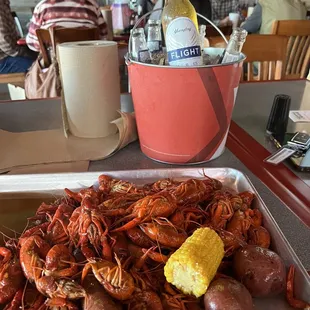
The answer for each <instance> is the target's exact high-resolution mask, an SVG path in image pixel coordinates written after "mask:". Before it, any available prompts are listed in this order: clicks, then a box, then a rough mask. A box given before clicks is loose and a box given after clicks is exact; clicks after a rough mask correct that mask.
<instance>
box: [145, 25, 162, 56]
mask: <svg viewBox="0 0 310 310" xmlns="http://www.w3.org/2000/svg"><path fill="white" fill-rule="evenodd" d="M148 24H149V27H148V30H147V47H148V49H149V50H150V52H151V53H154V52H155V53H156V52H160V51H161V50H162V37H161V22H160V20H151V19H150V20H149V21H148Z"/></svg>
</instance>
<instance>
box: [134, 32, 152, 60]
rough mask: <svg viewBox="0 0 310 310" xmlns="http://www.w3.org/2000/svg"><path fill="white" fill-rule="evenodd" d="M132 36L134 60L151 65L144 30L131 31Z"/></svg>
mask: <svg viewBox="0 0 310 310" xmlns="http://www.w3.org/2000/svg"><path fill="white" fill-rule="evenodd" d="M131 35H132V52H131V54H132V55H131V57H132V59H133V60H135V61H139V62H144V63H151V55H150V51H149V49H148V47H147V44H146V39H145V33H144V29H143V28H136V29H134V30H132V31H131Z"/></svg>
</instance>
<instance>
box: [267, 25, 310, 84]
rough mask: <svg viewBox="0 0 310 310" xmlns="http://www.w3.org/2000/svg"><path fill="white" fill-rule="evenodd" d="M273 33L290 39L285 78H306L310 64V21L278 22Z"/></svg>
mask: <svg viewBox="0 0 310 310" xmlns="http://www.w3.org/2000/svg"><path fill="white" fill-rule="evenodd" d="M272 33H273V34H275V35H284V36H287V37H288V38H289V41H288V45H287V61H286V68H285V78H286V79H296V78H305V77H306V75H307V74H308V70H309V64H310V54H309V49H310V39H309V37H310V20H277V21H275V22H274V23H273V28H272Z"/></svg>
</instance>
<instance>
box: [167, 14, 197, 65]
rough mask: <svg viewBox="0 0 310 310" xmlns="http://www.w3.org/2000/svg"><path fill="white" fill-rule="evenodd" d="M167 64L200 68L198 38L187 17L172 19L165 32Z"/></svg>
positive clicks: (192, 24)
mask: <svg viewBox="0 0 310 310" xmlns="http://www.w3.org/2000/svg"><path fill="white" fill-rule="evenodd" d="M166 46H167V52H168V62H169V65H171V66H182V67H183V66H191V67H192V66H201V65H202V64H203V62H202V56H201V48H200V37H199V34H198V31H197V29H196V27H195V24H194V23H193V22H192V20H191V19H189V18H187V17H178V18H176V19H174V20H173V21H172V22H171V23H170V24H169V25H168V27H167V30H166Z"/></svg>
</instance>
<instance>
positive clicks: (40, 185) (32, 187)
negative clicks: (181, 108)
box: [0, 168, 310, 310]
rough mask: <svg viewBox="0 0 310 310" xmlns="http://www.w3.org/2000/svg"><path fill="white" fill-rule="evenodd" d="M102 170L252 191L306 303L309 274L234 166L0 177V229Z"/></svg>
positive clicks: (274, 304)
mask: <svg viewBox="0 0 310 310" xmlns="http://www.w3.org/2000/svg"><path fill="white" fill-rule="evenodd" d="M102 173H104V174H107V175H110V176H111V177H114V178H118V179H122V180H127V181H130V182H133V183H135V184H138V185H143V184H145V183H150V182H153V181H156V180H158V179H162V178H174V179H177V180H186V179H189V178H203V177H204V175H203V174H204V173H205V174H206V175H208V176H210V177H212V178H216V179H218V180H220V181H221V182H222V183H223V184H224V186H227V187H229V188H231V189H233V190H236V191H238V192H241V191H246V190H249V191H252V192H254V193H255V194H256V197H257V198H256V199H255V201H254V206H255V207H256V208H258V209H259V210H260V211H261V212H262V213H263V216H264V226H265V227H266V228H267V229H268V230H269V232H270V234H271V240H272V249H273V250H274V251H275V252H277V253H278V254H279V255H280V256H281V257H282V259H283V260H284V262H285V265H286V266H287V267H288V266H289V265H291V264H294V265H295V266H296V278H295V292H296V295H297V296H296V297H297V298H301V299H303V300H305V301H307V302H310V277H309V275H308V274H307V272H306V270H305V269H304V267H303V266H302V264H301V262H300V260H299V259H298V257H297V255H296V254H295V252H294V250H293V249H292V248H291V246H290V245H289V243H288V241H287V240H286V238H285V237H284V235H283V233H282V232H281V230H280V228H279V226H278V225H277V223H276V222H275V220H274V218H273V217H272V215H271V214H270V212H269V210H268V208H267V207H266V205H265V204H264V202H263V201H262V199H261V197H260V196H259V194H258V193H257V191H256V190H255V188H254V186H253V185H252V183H251V182H250V180H249V179H248V178H247V177H246V176H245V175H244V174H243V173H241V172H240V171H238V170H235V169H230V168H204V169H202V168H185V169H184V168H176V169H156V170H155V169H150V170H127V171H114V172H113V171H109V172H88V173H70V174H41V175H10V176H0V227H1V228H0V230H2V228H3V229H5V228H4V227H7V228H10V229H14V230H16V231H21V230H22V229H23V228H24V227H25V224H26V217H27V216H30V215H33V214H34V212H35V210H36V209H37V208H38V206H39V204H40V203H41V202H42V201H45V202H47V201H52V200H54V199H55V198H56V197H59V196H62V195H64V191H63V189H64V188H65V187H67V188H69V189H72V190H78V189H81V188H84V187H89V186H91V185H96V184H98V183H97V178H98V176H99V175H100V174H102ZM6 232H7V231H6ZM254 302H255V309H257V310H258V309H259V310H260V309H261V310H273V309H277V310H280V309H283V310H286V309H292V308H291V307H289V305H288V304H287V302H286V300H285V296H284V294H283V295H281V296H278V297H276V298H269V299H255V301H254Z"/></svg>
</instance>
